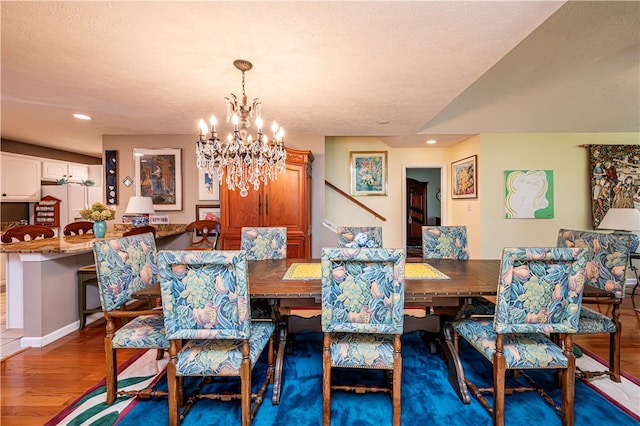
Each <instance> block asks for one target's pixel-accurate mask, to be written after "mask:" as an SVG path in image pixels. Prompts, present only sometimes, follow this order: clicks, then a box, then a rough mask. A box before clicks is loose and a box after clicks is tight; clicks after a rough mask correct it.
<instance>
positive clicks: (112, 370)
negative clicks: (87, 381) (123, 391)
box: [104, 337, 118, 405]
mask: <svg viewBox="0 0 640 426" xmlns="http://www.w3.org/2000/svg"><path fill="white" fill-rule="evenodd" d="M104 353H105V362H106V365H107V376H106V382H107V401H106V403H107V405H111V404H113V402H114V401H115V400H116V390H117V388H118V370H117V368H116V366H117V362H116V350H115V349H113V347H112V344H111V338H110V337H105V339H104Z"/></svg>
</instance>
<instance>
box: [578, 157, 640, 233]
mask: <svg viewBox="0 0 640 426" xmlns="http://www.w3.org/2000/svg"><path fill="white" fill-rule="evenodd" d="M588 147H589V170H590V174H591V216H592V224H593V229H597V228H598V225H599V224H600V222H601V221H602V218H604V215H605V214H606V213H607V211H608V210H609V209H610V208H612V207H613V208H636V209H640V145H589V146H588Z"/></svg>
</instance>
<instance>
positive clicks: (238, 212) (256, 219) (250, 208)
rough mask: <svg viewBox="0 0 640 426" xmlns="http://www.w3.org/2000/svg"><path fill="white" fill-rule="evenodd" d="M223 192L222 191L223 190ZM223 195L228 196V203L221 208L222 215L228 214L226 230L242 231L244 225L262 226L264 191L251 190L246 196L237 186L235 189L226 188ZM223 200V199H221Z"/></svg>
mask: <svg viewBox="0 0 640 426" xmlns="http://www.w3.org/2000/svg"><path fill="white" fill-rule="evenodd" d="M221 192H222V191H221ZM224 192H225V194H224V195H222V197H225V196H226V197H227V200H226V203H224V204H223V205H224V206H225V208H221V211H220V215H221V216H223V217H224V216H226V219H227V220H226V221H225V220H224V219H223V223H226V224H227V227H226V231H237V232H240V230H241V229H242V227H243V226H262V221H261V214H260V213H261V211H260V209H261V207H262V203H263V202H264V195H263V194H262V191H254V190H253V188H251V189H250V190H249V194H248V195H247V196H246V197H242V196H240V191H239V190H238V189H237V188H236V189H235V190H234V191H229V190H226V191H224ZM221 202H222V200H221Z"/></svg>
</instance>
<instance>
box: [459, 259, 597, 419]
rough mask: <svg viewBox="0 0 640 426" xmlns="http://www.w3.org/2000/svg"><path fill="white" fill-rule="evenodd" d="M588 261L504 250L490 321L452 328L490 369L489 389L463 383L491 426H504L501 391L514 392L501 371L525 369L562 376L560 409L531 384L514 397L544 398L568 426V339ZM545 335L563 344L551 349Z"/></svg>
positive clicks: (571, 372) (571, 359)
mask: <svg viewBox="0 0 640 426" xmlns="http://www.w3.org/2000/svg"><path fill="white" fill-rule="evenodd" d="M590 256H591V252H590V250H588V249H568V248H505V249H504V251H503V252H502V263H501V265H500V280H499V283H498V297H497V301H496V313H495V316H494V317H492V318H487V317H484V318H482V317H471V318H466V319H463V320H461V321H458V322H456V323H454V328H455V330H456V333H457V334H458V335H460V336H462V337H463V338H464V339H465V340H466V341H467V342H468V343H469V344H470V345H471V346H472V348H473V349H475V350H477V351H479V352H480V353H481V354H482V355H484V357H485V358H486V359H487V360H488V361H489V362H491V363H492V364H493V386H491V387H489V388H487V387H485V386H481V388H482V389H480V388H479V387H478V386H476V385H474V384H473V383H471V382H470V381H469V380H468V378H467V377H465V379H464V380H465V382H466V383H467V385H468V386H469V388H470V389H471V391H472V392H473V394H474V396H475V397H476V398H478V399H479V400H480V402H481V403H482V405H483V406H484V407H486V408H487V409H488V410H489V412H490V413H491V414H492V416H493V423H494V425H504V424H505V419H504V396H505V393H507V392H506V391H511V390H515V388H513V387H511V386H510V387H506V384H505V382H506V377H505V375H506V370H530V369H554V370H564V372H563V374H561V376H560V377H561V379H560V380H561V387H562V407H561V408H560V407H557V406H555V403H553V401H552V400H551V398H549V397H547V396H546V394H545V393H544V389H542V388H540V387H539V386H538V385H536V384H534V383H531V387H530V388H525V387H523V386H521V383H518V384H516V385H515V386H518V388H519V391H522V390H531V391H537V392H538V393H540V394H541V395H543V397H545V400H547V402H550V403H553V405H554V407H555V408H556V410H559V411H560V412H561V417H562V424H563V425H573V423H574V410H573V395H574V387H575V364H576V360H575V356H574V354H573V340H572V338H571V335H572V334H573V333H576V332H577V331H578V324H579V320H580V305H581V303H582V291H583V288H584V278H585V275H584V274H585V269H586V267H587V262H588V261H589V259H590ZM549 333H560V334H559V335H560V336H562V344H561V345H556V344H555V343H554V342H553V341H552V340H551V339H550V338H549V337H548V336H547V335H548V334H549ZM521 373H522V374H523V375H524V373H523V372H521ZM525 377H526V378H527V379H528V380H529V381H530V382H531V380H530V379H529V378H528V376H526V375H525ZM486 392H489V393H492V394H493V407H491V406H490V405H489V403H488V402H487V401H486V399H485V398H484V395H483V394H484V393H486ZM509 393H510V392H509ZM507 420H508V419H507ZM507 423H508V422H507Z"/></svg>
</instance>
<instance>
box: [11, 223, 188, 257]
mask: <svg viewBox="0 0 640 426" xmlns="http://www.w3.org/2000/svg"><path fill="white" fill-rule="evenodd" d="M120 229H121V228H120ZM156 229H157V231H156V239H159V238H164V237H170V236H172V235H179V234H182V233H184V232H186V231H187V225H185V224H175V225H166V224H163V225H159V226H156ZM121 236H122V230H117V231H110V232H107V235H106V236H105V239H109V238H118V237H121ZM94 240H95V238H94V236H93V235H92V234H89V235H69V236H62V237H57V238H56V237H54V238H41V239H37V240H32V241H18V242H14V243H5V244H0V253H41V254H42V253H63V254H75V253H87V252H90V251H92V250H93V241H94Z"/></svg>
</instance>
